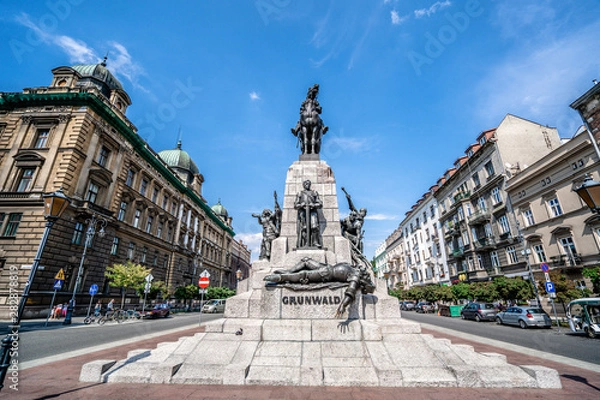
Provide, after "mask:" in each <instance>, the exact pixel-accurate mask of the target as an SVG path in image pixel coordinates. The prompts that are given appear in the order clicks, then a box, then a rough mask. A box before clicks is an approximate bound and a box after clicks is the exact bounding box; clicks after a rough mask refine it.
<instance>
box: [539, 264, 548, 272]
mask: <svg viewBox="0 0 600 400" xmlns="http://www.w3.org/2000/svg"><path fill="white" fill-rule="evenodd" d="M540 268H541V269H542V271H543V272H548V271H549V270H550V267H548V264H546V263H541V264H540Z"/></svg>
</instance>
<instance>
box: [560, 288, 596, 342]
mask: <svg viewBox="0 0 600 400" xmlns="http://www.w3.org/2000/svg"><path fill="white" fill-rule="evenodd" d="M567 318H568V319H569V327H570V328H571V330H572V331H573V332H575V333H579V332H585V334H586V335H588V337H590V338H595V337H598V336H600V297H588V298H583V299H577V300H573V301H571V302H570V303H569V305H568V306H567Z"/></svg>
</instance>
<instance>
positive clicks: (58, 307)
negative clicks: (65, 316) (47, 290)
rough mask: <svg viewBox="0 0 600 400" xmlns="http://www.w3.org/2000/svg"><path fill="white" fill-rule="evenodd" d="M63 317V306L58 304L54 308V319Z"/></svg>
mask: <svg viewBox="0 0 600 400" xmlns="http://www.w3.org/2000/svg"><path fill="white" fill-rule="evenodd" d="M61 315H62V304H57V305H56V307H54V312H53V315H52V319H60V317H61Z"/></svg>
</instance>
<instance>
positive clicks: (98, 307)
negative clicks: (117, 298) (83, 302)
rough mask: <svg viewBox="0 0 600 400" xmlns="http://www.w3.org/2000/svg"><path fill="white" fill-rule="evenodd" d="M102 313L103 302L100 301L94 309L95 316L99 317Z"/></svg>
mask: <svg viewBox="0 0 600 400" xmlns="http://www.w3.org/2000/svg"><path fill="white" fill-rule="evenodd" d="M101 312H102V301H100V300H98V302H97V303H96V306H95V307H94V316H95V317H99V316H100V313H101Z"/></svg>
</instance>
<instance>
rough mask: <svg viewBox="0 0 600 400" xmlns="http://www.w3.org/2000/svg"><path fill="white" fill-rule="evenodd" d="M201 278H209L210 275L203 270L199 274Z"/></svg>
mask: <svg viewBox="0 0 600 400" xmlns="http://www.w3.org/2000/svg"><path fill="white" fill-rule="evenodd" d="M200 277H201V278H210V274H209V273H208V270H207V269H205V270H204V271H202V273H201V274H200Z"/></svg>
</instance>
